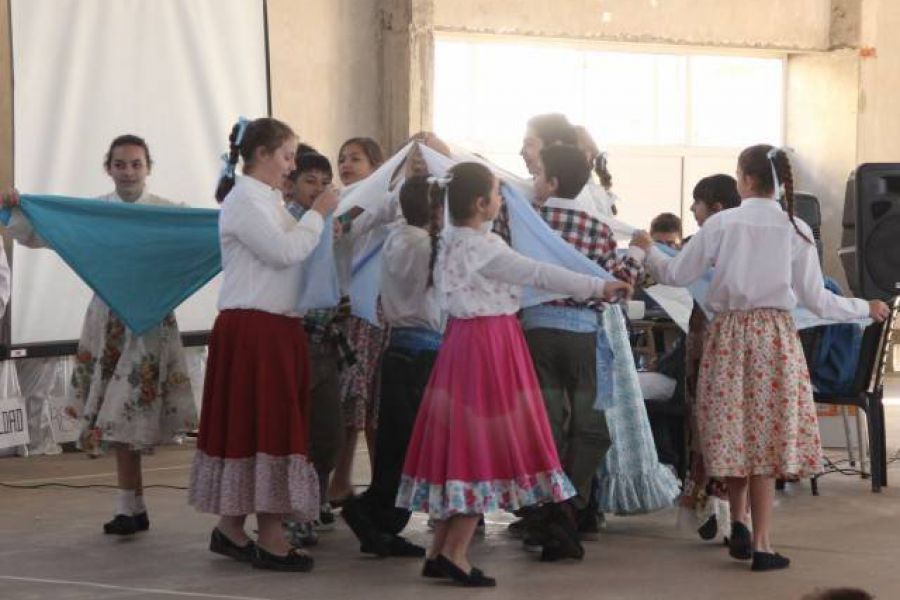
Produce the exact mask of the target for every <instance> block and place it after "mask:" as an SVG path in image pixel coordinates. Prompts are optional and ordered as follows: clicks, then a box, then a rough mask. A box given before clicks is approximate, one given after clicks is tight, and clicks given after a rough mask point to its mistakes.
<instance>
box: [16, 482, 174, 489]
mask: <svg viewBox="0 0 900 600" xmlns="http://www.w3.org/2000/svg"><path fill="white" fill-rule="evenodd" d="M0 487H6V488H13V489H20V490H37V489H40V488H46V487H61V488H69V489H73V490H85V489H88V488H103V489H111V490H117V489H119V486H117V485H110V484H106V483H86V484H84V485H77V484H71V483H56V482H52V481H51V482H47V483H28V484H24V483H22V484H20V483H5V482H3V481H0ZM151 488H161V489H167V490H187V489H188V488H187V486H181V485H166V484H162V483H154V484H151V485H145V486H144V488H143V489H145V490H148V489H151Z"/></svg>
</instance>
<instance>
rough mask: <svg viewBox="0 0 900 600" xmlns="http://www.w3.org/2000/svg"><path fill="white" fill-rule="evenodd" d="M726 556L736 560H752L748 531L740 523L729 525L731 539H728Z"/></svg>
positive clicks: (735, 522)
mask: <svg viewBox="0 0 900 600" xmlns="http://www.w3.org/2000/svg"><path fill="white" fill-rule="evenodd" d="M728 555H729V556H731V558H736V559H737V560H750V559H751V558H753V547H752V543H751V537H750V530H749V529H747V526H746V525H744V524H743V523H741V522H740V521H734V522H733V523H732V524H731V537H730V538H728Z"/></svg>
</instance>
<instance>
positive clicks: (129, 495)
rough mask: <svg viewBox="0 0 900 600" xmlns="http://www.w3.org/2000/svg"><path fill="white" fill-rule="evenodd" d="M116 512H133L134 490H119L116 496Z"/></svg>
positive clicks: (123, 513)
mask: <svg viewBox="0 0 900 600" xmlns="http://www.w3.org/2000/svg"><path fill="white" fill-rule="evenodd" d="M116 514H117V515H128V516H131V515H133V514H134V490H119V495H118V496H117V497H116Z"/></svg>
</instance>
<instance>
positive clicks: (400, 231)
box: [381, 222, 444, 331]
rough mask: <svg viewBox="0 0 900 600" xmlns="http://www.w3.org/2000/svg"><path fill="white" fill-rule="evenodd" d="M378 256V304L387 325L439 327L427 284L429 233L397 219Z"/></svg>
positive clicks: (436, 308) (441, 321)
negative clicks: (379, 270)
mask: <svg viewBox="0 0 900 600" xmlns="http://www.w3.org/2000/svg"><path fill="white" fill-rule="evenodd" d="M382 252H383V254H382V257H381V307H382V309H383V310H384V319H385V321H386V322H387V324H388V325H390V326H391V327H426V328H428V329H431V330H433V331H443V329H444V318H443V311H442V310H441V306H440V303H439V302H438V297H437V290H436V288H435V286H431V287H428V273H429V269H428V266H429V263H430V261H431V236H429V235H428V232H427V231H426V230H424V229H422V228H421V227H414V226H412V225H407V224H406V223H405V222H404V223H397V224H396V225H394V226H393V227H392V228H391V232H390V233H389V234H388V237H387V239H386V240H385V242H384V248H383V250H382Z"/></svg>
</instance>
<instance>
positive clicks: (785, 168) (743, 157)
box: [738, 144, 813, 244]
mask: <svg viewBox="0 0 900 600" xmlns="http://www.w3.org/2000/svg"><path fill="white" fill-rule="evenodd" d="M738 168H739V169H740V170H741V173H743V174H744V175H745V176H749V177H751V178H752V179H753V181H754V182H755V185H754V186H753V187H754V189H753V191H754V192H756V193H759V194H773V195H774V196H775V198H776V200H777V199H780V197H781V188H782V187H784V207H785V209H786V210H787V214H788V219H790V221H791V224H792V225H793V226H794V230H795V231H796V232H797V234H798V235H799V236H800V237H802V238H803V239H804V240H806V241H807V242H809V243H810V244H812V243H813V242H812V240H810V239H809V237H808V236H807V235H806V234H805V233H803V231H802V230H801V229H800V227H799V226H798V225H797V221H796V220H795V219H794V172H793V170H792V169H791V161H790V160H788V156H787V153H786V152H785V151H784V150H783V149H782V148H775V147H774V146H770V145H768V144H758V145H756V146H750V147H749V148H745V149H744V150H743V152H741V154H740V156H739V157H738Z"/></svg>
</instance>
